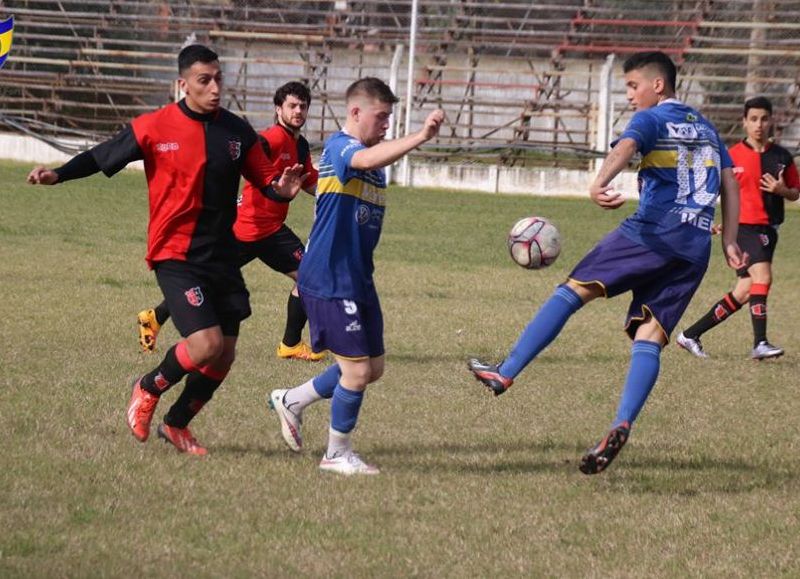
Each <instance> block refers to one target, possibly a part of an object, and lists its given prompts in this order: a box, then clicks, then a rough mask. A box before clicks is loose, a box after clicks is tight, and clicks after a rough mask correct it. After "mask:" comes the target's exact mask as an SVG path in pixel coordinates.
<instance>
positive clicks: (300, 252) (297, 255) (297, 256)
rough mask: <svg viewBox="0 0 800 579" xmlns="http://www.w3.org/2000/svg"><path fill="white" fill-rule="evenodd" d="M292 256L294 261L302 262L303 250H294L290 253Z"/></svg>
mask: <svg viewBox="0 0 800 579" xmlns="http://www.w3.org/2000/svg"><path fill="white" fill-rule="evenodd" d="M292 256H294V259H295V261H303V250H302V248H300V249H295V250H294V253H292Z"/></svg>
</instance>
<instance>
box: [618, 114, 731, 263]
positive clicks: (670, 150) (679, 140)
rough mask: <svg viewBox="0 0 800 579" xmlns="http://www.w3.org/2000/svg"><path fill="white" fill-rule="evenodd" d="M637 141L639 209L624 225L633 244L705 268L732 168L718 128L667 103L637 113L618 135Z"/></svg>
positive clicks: (621, 227)
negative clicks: (725, 176) (724, 181)
mask: <svg viewBox="0 0 800 579" xmlns="http://www.w3.org/2000/svg"><path fill="white" fill-rule="evenodd" d="M626 138H629V139H633V140H634V141H636V145H637V147H638V150H639V153H641V155H642V160H641V164H640V166H639V208H638V209H637V210H636V213H634V214H633V215H631V216H630V217H629V218H628V219H626V220H625V221H623V222H622V224H621V225H620V231H621V232H622V233H623V234H624V235H625V236H626V237H628V238H629V239H631V240H633V241H635V242H637V243H641V244H642V245H644V246H646V247H649V248H650V249H652V250H654V251H656V252H658V253H661V254H664V255H670V256H674V257H679V258H682V259H686V260H688V261H691V262H694V263H707V262H708V258H709V255H710V252H711V226H712V225H713V223H714V207H715V204H716V201H717V198H718V197H719V193H720V187H721V171H722V169H725V168H730V167H732V166H733V163H732V161H731V158H730V156H729V155H728V151H727V149H726V148H725V145H724V144H723V143H722V140H721V139H720V137H719V134H718V133H717V130H716V129H715V128H714V126H713V125H712V124H711V123H710V122H708V121H707V120H706V119H704V118H703V117H702V115H700V113H698V112H697V111H696V110H694V109H693V108H691V107H689V106H687V105H685V104H683V103H681V102H679V101H677V100H675V99H669V100H667V101H664V102H662V103H661V104H659V105H658V106H655V107H652V108H650V109H646V110H643V111H639V112H637V113H636V114H635V115H634V116H633V118H632V119H631V122H630V123H629V124H628V126H627V127H626V128H625V130H624V131H623V133H622V135H620V137H619V140H621V139H626Z"/></svg>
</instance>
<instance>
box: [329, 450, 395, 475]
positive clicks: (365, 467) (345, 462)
mask: <svg viewBox="0 0 800 579" xmlns="http://www.w3.org/2000/svg"><path fill="white" fill-rule="evenodd" d="M319 469H320V470H321V471H325V472H335V473H336V474H343V475H345V476H350V475H353V474H380V472H381V471H380V470H378V467H377V466H373V465H371V464H367V463H366V462H364V461H363V460H361V457H360V456H358V455H357V454H356V453H355V452H354V451H352V450H348V451H347V452H345V453H344V454H340V455H339V456H336V457H334V458H328V455H327V454H325V455H323V456H322V461H321V462H320V463H319Z"/></svg>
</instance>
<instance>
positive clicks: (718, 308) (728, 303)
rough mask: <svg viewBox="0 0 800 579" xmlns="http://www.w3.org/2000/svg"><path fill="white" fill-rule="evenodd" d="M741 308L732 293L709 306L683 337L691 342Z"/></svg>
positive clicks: (684, 332)
mask: <svg viewBox="0 0 800 579" xmlns="http://www.w3.org/2000/svg"><path fill="white" fill-rule="evenodd" d="M741 307H742V304H740V303H739V302H738V301H737V299H736V298H735V297H734V295H733V293H732V292H729V293H727V294H725V296H724V297H723V298H722V299H721V300H719V301H718V302H717V303H715V304H714V305H713V306H711V309H710V310H709V311H708V312H707V313H706V314H705V315H704V316H703V317H702V318H700V319H699V320H697V321H696V322H695V323H694V324H693V325H692V326H690V327H689V328H687V329H685V330H684V331H683V335H684V336H686V337H687V338H691V339H693V340H696V339H698V338H699V337H700V336H702V335H703V334H704V333H706V332H707V331H708V330H710V329H711V328H713V327H714V326H716V325H718V324H721V323H722V322H724V321H725V320H727V319H728V318H729V317H730V316H732V315H733V314H735V313H736V312H738V311H739V310H740V309H741Z"/></svg>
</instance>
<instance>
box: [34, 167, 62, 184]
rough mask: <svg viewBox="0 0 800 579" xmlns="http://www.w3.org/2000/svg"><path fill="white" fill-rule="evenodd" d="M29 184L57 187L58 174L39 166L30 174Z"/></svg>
mask: <svg viewBox="0 0 800 579" xmlns="http://www.w3.org/2000/svg"><path fill="white" fill-rule="evenodd" d="M27 181H28V183H30V184H31V185H55V184H56V183H58V173H56V172H55V171H53V170H52V169H48V168H47V167H43V166H41V165H40V166H38V167H34V168H33V170H32V171H31V172H30V173H28V178H27Z"/></svg>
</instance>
